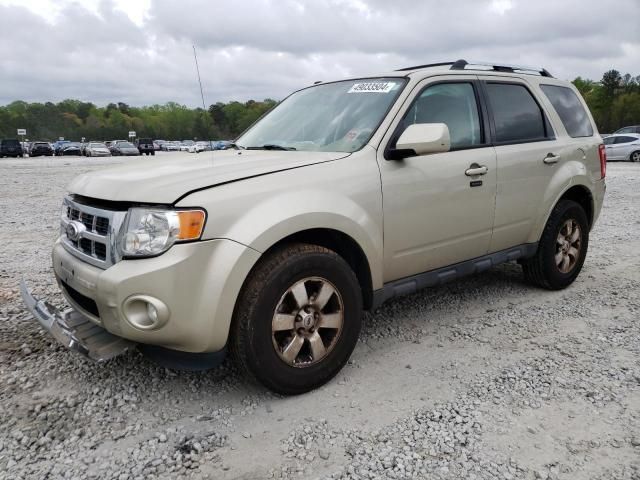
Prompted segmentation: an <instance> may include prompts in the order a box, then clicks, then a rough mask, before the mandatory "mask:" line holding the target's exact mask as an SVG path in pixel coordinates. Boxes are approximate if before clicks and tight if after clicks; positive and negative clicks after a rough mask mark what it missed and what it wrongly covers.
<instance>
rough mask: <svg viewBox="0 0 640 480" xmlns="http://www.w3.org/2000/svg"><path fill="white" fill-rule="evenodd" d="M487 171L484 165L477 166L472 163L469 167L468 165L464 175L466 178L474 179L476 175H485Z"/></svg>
mask: <svg viewBox="0 0 640 480" xmlns="http://www.w3.org/2000/svg"><path fill="white" fill-rule="evenodd" d="M488 171H489V169H488V168H487V166H486V165H478V164H477V163H472V164H471V165H469V168H467V169H466V170H465V172H464V174H465V175H466V176H467V177H474V176H476V175H485V174H486V173H487V172H488Z"/></svg>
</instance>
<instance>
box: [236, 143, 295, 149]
mask: <svg viewBox="0 0 640 480" xmlns="http://www.w3.org/2000/svg"><path fill="white" fill-rule="evenodd" d="M247 150H295V148H294V147H283V146H282V145H275V144H272V143H267V144H265V145H262V146H261V147H247Z"/></svg>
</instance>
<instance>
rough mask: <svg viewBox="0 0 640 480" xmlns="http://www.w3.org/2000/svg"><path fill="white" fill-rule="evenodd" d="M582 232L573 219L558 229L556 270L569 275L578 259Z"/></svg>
mask: <svg viewBox="0 0 640 480" xmlns="http://www.w3.org/2000/svg"><path fill="white" fill-rule="evenodd" d="M581 249H582V230H581V229H580V225H579V224H578V222H576V221H575V220H574V219H569V220H567V221H566V222H564V224H563V225H562V227H561V228H560V231H559V232H558V237H557V241H556V254H555V262H556V265H557V267H558V270H560V272H562V273H569V272H570V271H571V270H573V269H574V267H575V266H576V264H577V263H578V259H579V258H580V250H581Z"/></svg>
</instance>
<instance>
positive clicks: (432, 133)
mask: <svg viewBox="0 0 640 480" xmlns="http://www.w3.org/2000/svg"><path fill="white" fill-rule="evenodd" d="M450 149H451V139H450V138H449V127H447V125H446V124H444V123H414V124H413V125H409V126H408V127H407V128H406V130H405V131H404V132H402V135H400V138H399V139H398V141H397V142H396V152H403V155H402V156H401V157H400V158H404V157H409V156H414V155H426V154H429V153H441V152H448V151H449V150H450ZM394 156H395V157H396V158H398V157H397V155H394Z"/></svg>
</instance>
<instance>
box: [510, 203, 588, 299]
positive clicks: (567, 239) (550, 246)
mask: <svg viewBox="0 0 640 480" xmlns="http://www.w3.org/2000/svg"><path fill="white" fill-rule="evenodd" d="M588 246H589V222H588V220H587V215H586V213H585V211H584V209H583V208H582V206H580V205H579V204H578V203H576V202H574V201H572V200H560V201H559V202H558V204H557V205H556V206H555V207H554V209H553V211H552V212H551V215H550V216H549V220H547V224H546V225H545V227H544V231H543V232H542V237H541V238H540V242H539V244H538V251H537V252H536V254H535V256H534V257H532V258H530V259H527V260H524V261H523V262H521V263H522V269H523V271H524V276H525V279H526V280H527V281H529V282H530V283H533V284H534V285H538V286H540V287H542V288H546V289H548V290H561V289H563V288H566V287H568V286H569V285H571V284H572V283H573V281H574V280H575V279H576V277H577V276H578V274H579V273H580V270H582V265H583V264H584V260H585V258H586V256H587V248H588Z"/></svg>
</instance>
